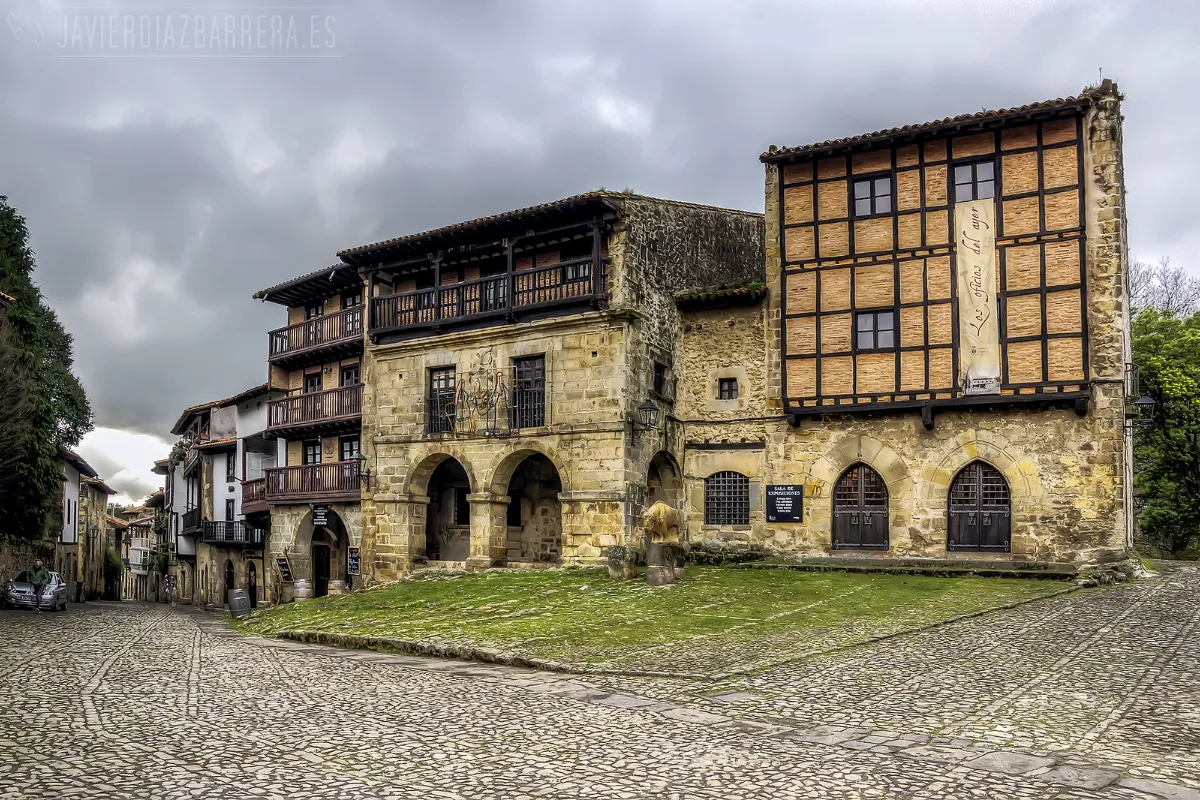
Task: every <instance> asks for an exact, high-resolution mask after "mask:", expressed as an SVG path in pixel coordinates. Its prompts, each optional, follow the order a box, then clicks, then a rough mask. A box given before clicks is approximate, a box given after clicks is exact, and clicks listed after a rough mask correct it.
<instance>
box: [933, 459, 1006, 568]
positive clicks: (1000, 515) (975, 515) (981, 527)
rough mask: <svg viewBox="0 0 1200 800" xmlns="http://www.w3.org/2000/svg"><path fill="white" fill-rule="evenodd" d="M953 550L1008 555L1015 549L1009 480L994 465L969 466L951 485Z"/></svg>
mask: <svg viewBox="0 0 1200 800" xmlns="http://www.w3.org/2000/svg"><path fill="white" fill-rule="evenodd" d="M946 546H947V547H948V548H949V549H950V550H990V551H994V552H999V553H1007V552H1009V550H1010V549H1011V546H1012V502H1011V499H1010V496H1009V491H1008V481H1006V480H1005V479H1004V476H1003V475H1001V474H1000V471H999V470H998V469H996V468H995V467H993V466H992V465H991V464H985V463H984V462H982V461H975V462H972V463H970V464H968V465H967V466H966V467H964V468H963V470H962V471H961V472H959V473H958V475H957V476H955V478H954V482H953V483H951V484H950V522H949V525H948V538H947V542H946Z"/></svg>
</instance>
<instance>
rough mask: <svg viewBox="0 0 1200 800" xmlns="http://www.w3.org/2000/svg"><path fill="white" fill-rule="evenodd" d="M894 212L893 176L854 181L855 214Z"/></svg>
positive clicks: (866, 214) (864, 215)
mask: <svg viewBox="0 0 1200 800" xmlns="http://www.w3.org/2000/svg"><path fill="white" fill-rule="evenodd" d="M890 213H892V178H891V176H890V175H889V176H885V177H882V178H864V179H862V180H857V181H855V182H854V216H856V217H872V216H875V215H876V214H890Z"/></svg>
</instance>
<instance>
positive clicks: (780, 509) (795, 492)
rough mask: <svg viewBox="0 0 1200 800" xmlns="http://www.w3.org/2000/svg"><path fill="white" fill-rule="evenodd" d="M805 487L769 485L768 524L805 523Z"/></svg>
mask: <svg viewBox="0 0 1200 800" xmlns="http://www.w3.org/2000/svg"><path fill="white" fill-rule="evenodd" d="M803 521H804V487H803V486H796V485H782V486H772V485H770V484H768V485H767V522H803Z"/></svg>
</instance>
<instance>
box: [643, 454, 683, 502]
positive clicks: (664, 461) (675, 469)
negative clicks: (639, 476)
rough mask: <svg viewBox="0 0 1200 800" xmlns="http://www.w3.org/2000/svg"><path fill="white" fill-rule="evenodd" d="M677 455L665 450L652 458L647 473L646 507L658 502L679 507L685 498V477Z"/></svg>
mask: <svg viewBox="0 0 1200 800" xmlns="http://www.w3.org/2000/svg"><path fill="white" fill-rule="evenodd" d="M682 474H683V473H682V472H681V471H680V469H679V464H678V463H677V462H676V461H675V457H674V456H672V455H671V454H670V453H668V452H666V451H665V450H662V451H659V452H658V453H656V454H655V455H654V458H652V459H651V460H650V469H649V470H648V471H647V473H646V508H649V507H650V506H652V505H654V504H655V503H658V502H663V503H666V504H667V505H669V506H671V507H672V508H679V506H680V503H681V501H682V500H683V478H682Z"/></svg>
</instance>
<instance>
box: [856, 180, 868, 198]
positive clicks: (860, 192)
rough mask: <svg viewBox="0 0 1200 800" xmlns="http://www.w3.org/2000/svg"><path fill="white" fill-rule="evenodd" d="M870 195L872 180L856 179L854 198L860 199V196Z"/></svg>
mask: <svg viewBox="0 0 1200 800" xmlns="http://www.w3.org/2000/svg"><path fill="white" fill-rule="evenodd" d="M870 196H871V182H870V181H855V182H854V199H855V200H858V199H859V198H862V197H870Z"/></svg>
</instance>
